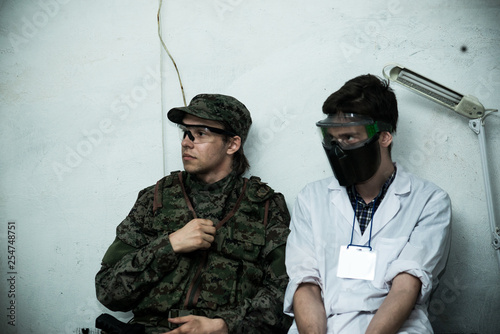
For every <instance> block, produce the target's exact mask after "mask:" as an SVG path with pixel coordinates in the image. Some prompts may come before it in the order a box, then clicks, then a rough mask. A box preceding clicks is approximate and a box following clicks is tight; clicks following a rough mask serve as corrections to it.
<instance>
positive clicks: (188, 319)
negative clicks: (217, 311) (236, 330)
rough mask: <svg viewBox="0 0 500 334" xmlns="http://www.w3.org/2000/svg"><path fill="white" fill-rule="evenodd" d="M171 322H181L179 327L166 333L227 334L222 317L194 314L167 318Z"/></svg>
mask: <svg viewBox="0 0 500 334" xmlns="http://www.w3.org/2000/svg"><path fill="white" fill-rule="evenodd" d="M168 321H170V322H171V323H173V324H182V325H181V326H180V327H178V328H176V329H174V330H172V331H170V332H168V334H188V333H192V334H194V333H196V334H227V333H228V329H227V325H226V322H225V321H224V320H222V319H210V318H207V317H200V316H196V315H188V316H185V317H178V318H169V319H168Z"/></svg>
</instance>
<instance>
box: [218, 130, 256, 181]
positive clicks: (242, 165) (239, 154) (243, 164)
mask: <svg viewBox="0 0 500 334" xmlns="http://www.w3.org/2000/svg"><path fill="white" fill-rule="evenodd" d="M219 123H220V124H221V125H222V127H223V129H224V130H227V129H231V127H230V126H229V124H227V123H226V122H219ZM229 138H230V137H229V136H224V142H225V143H227V142H228V141H229ZM249 168H250V163H249V162H248V159H247V157H246V156H245V152H244V151H243V142H242V143H241V146H240V149H239V150H238V151H236V152H235V153H234V155H233V171H234V172H236V175H238V176H240V175H243V173H245V172H246V171H247V170H248V169H249Z"/></svg>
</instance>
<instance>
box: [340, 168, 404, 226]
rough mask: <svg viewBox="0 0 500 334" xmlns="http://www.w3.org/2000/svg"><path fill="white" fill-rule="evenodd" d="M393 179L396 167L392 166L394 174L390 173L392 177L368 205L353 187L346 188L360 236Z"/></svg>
mask: <svg viewBox="0 0 500 334" xmlns="http://www.w3.org/2000/svg"><path fill="white" fill-rule="evenodd" d="M395 177H396V165H394V172H392V175H391V176H390V177H389V178H388V179H387V181H385V183H384V185H383V186H382V189H381V190H380V193H379V194H378V195H377V197H375V198H374V199H373V200H372V201H371V202H370V203H368V204H367V203H365V201H364V200H363V198H362V197H361V196H360V195H359V194H358V192H357V191H356V187H355V186H354V185H353V186H350V187H347V188H346V190H347V194H348V195H349V199H350V200H351V205H352V209H353V210H355V211H356V217H357V218H358V221H359V228H360V229H361V234H363V233H364V232H365V229H366V227H367V226H368V224H369V223H370V221H371V220H372V217H373V215H374V214H375V211H377V209H378V207H379V205H380V203H382V200H383V199H384V196H385V194H386V193H387V189H389V186H390V185H391V184H392V181H394V178H395ZM356 203H357V205H356Z"/></svg>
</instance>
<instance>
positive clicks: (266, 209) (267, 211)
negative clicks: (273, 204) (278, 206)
mask: <svg viewBox="0 0 500 334" xmlns="http://www.w3.org/2000/svg"><path fill="white" fill-rule="evenodd" d="M264 208H265V211H264V227H266V226H267V216H268V215H269V200H267V201H266V205H265V206H264Z"/></svg>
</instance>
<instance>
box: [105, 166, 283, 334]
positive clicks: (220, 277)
mask: <svg viewBox="0 0 500 334" xmlns="http://www.w3.org/2000/svg"><path fill="white" fill-rule="evenodd" d="M179 175H180V177H179ZM188 176H189V175H188V174H187V173H185V172H183V173H180V172H174V173H172V174H171V175H169V176H167V177H165V178H163V179H162V180H160V181H158V183H157V184H156V186H152V187H149V188H146V189H144V190H142V191H141V192H140V193H139V196H138V199H137V201H136V203H135V205H134V207H133V208H132V210H131V212H130V213H129V215H128V216H127V218H126V219H125V220H124V221H123V222H122V223H121V224H120V225H119V226H118V227H117V236H116V239H115V241H114V242H113V244H112V245H111V246H110V247H109V249H108V251H107V252H106V254H105V255H104V258H103V261H102V267H101V270H100V271H99V272H98V274H97V276H96V292H97V298H98V299H99V301H101V303H102V304H104V305H105V306H106V307H108V308H109V309H111V310H113V311H129V310H132V311H133V313H134V317H135V318H136V319H147V321H145V322H146V323H147V324H148V326H152V327H155V326H156V327H161V326H162V325H161V324H164V321H165V320H166V318H167V317H168V311H169V310H171V309H194V310H197V311H201V314H203V315H206V316H207V317H209V318H215V317H218V318H222V319H224V320H225V322H226V324H227V325H228V328H229V332H230V333H250V334H251V333H256V334H257V333H258V334H262V333H282V332H283V333H285V332H286V331H287V329H288V327H289V326H290V324H291V320H290V318H288V317H287V316H285V315H284V314H283V297H284V291H285V289H286V285H287V282H288V276H287V275H286V270H285V264H284V256H285V243H286V238H287V236H288V233H289V229H288V226H289V220H290V215H289V212H288V209H287V207H286V203H285V200H284V197H283V195H282V194H280V193H276V192H274V191H273V190H272V189H271V188H270V187H269V186H267V185H266V184H264V183H262V182H261V181H260V179H259V178H257V177H251V178H250V179H249V180H246V181H245V179H243V178H240V177H235V176H232V183H230V184H229V186H228V187H227V189H224V191H223V194H222V195H220V194H219V195H220V196H222V197H221V198H211V197H213V196H217V195H213V196H212V195H209V194H211V193H212V192H210V189H208V192H206V191H207V189H205V193H203V192H201V195H200V194H199V193H198V192H197V189H190V188H189V187H185V186H184V184H185V183H186V182H185V181H183V180H185V179H186V178H187V177H188ZM184 189H186V190H184ZM215 193H216V192H215ZM204 196H205V197H204ZM214 203H219V204H220V205H215V204H214ZM190 207H191V209H190ZM206 215H208V216H209V217H206ZM196 217H198V218H206V219H212V220H213V221H214V224H215V225H216V228H217V232H216V237H215V241H214V242H213V243H212V245H211V248H210V249H209V250H207V251H201V250H199V251H195V252H193V253H187V254H176V253H174V251H173V249H172V246H171V244H170V241H169V239H168V234H169V233H171V232H174V231H176V230H178V229H180V228H182V227H183V226H184V225H185V224H186V223H187V222H189V221H190V220H191V219H193V218H196Z"/></svg>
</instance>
